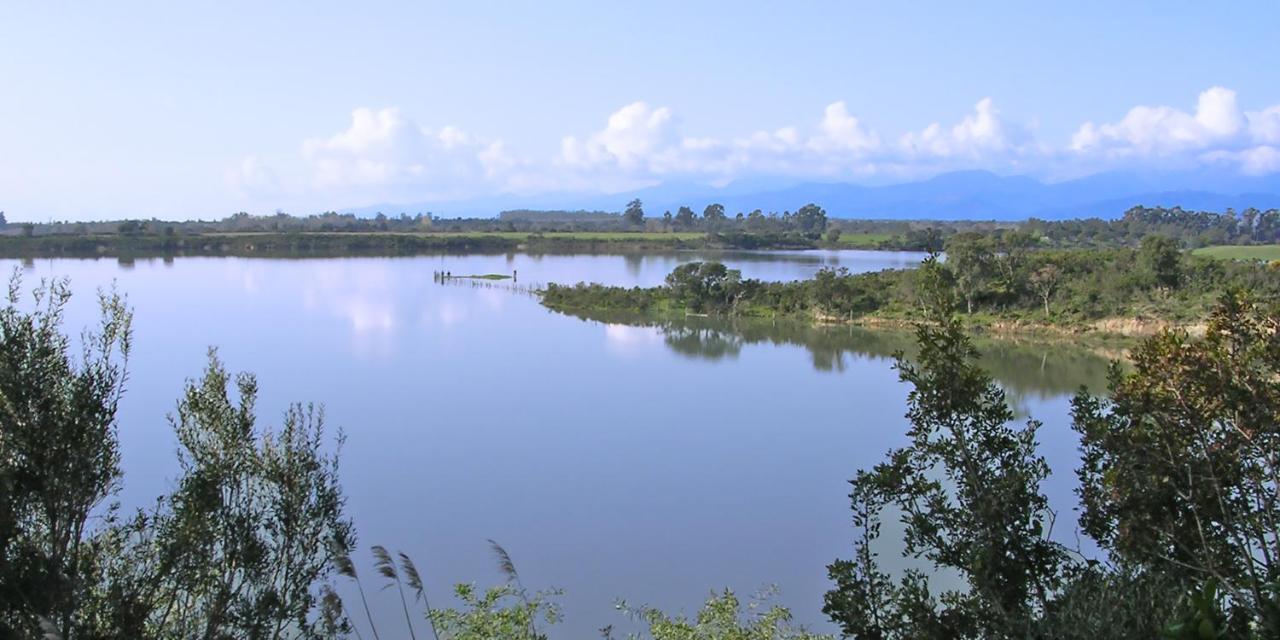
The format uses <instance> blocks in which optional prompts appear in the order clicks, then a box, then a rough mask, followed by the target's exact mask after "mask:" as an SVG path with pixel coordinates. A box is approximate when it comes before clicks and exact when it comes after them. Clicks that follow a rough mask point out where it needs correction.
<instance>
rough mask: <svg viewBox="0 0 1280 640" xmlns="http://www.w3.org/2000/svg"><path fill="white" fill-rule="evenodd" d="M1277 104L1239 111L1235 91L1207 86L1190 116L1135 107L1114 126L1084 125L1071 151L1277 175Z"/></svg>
mask: <svg viewBox="0 0 1280 640" xmlns="http://www.w3.org/2000/svg"><path fill="white" fill-rule="evenodd" d="M1276 143H1280V105H1274V106H1270V107H1267V108H1264V109H1262V110H1259V111H1248V112H1246V111H1242V110H1241V108H1240V105H1239V104H1238V101H1237V97H1236V92H1235V91H1232V90H1230V89H1227V88H1224V87H1210V88H1209V89H1206V90H1205V91H1203V92H1201V93H1200V97H1199V99H1198V100H1197V101H1196V108H1195V111H1194V113H1192V112H1186V111H1182V110H1179V109H1177V108H1175V107H1170V106H1138V107H1134V108H1132V109H1130V110H1129V112H1128V113H1127V114H1125V117H1124V118H1123V119H1121V120H1120V121H1119V122H1115V123H1110V124H1101V125H1097V124H1094V123H1092V122H1086V123H1085V124H1084V125H1083V126H1081V127H1080V129H1079V130H1078V131H1077V132H1076V134H1075V136H1073V137H1072V140H1071V150H1072V151H1073V152H1075V153H1076V154H1077V155H1079V156H1082V157H1086V158H1096V159H1100V160H1102V161H1111V162H1114V161H1117V160H1119V161H1128V162H1131V163H1139V162H1144V161H1172V162H1179V163H1182V164H1183V165H1188V166H1196V165H1200V164H1206V163H1221V162H1227V163H1230V164H1234V165H1235V166H1236V167H1237V168H1238V169H1239V170H1240V171H1241V172H1242V173H1244V174H1247V175H1263V174H1270V173H1275V172H1277V171H1280V161H1278V160H1277V157H1276V148H1275V147H1274V146H1272V145H1275V144H1276Z"/></svg>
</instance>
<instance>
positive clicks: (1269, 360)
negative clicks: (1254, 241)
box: [1073, 292, 1280, 637]
mask: <svg viewBox="0 0 1280 640" xmlns="http://www.w3.org/2000/svg"><path fill="white" fill-rule="evenodd" d="M1272 300H1274V298H1273V299H1272ZM1278 329H1280V309H1277V308H1276V307H1275V306H1274V305H1273V304H1272V305H1264V304H1259V303H1256V302H1254V301H1253V300H1252V298H1251V297H1250V296H1247V295H1245V294H1243V293H1239V292H1234V293H1228V294H1226V295H1224V296H1223V299H1222V301H1221V303H1220V305H1219V306H1218V308H1217V309H1216V310H1215V311H1214V313H1213V315H1212V317H1211V319H1210V321H1209V325H1208V329H1207V332H1206V335H1205V337H1204V338H1202V339H1193V338H1190V337H1188V336H1187V335H1185V334H1182V333H1164V334H1162V335H1160V336H1158V337H1156V338H1153V339H1151V340H1148V341H1146V342H1144V343H1143V344H1142V346H1141V347H1139V348H1138V349H1136V350H1135V351H1134V353H1133V371H1132V372H1131V373H1127V374H1125V373H1121V372H1120V371H1119V370H1116V371H1115V372H1113V377H1112V383H1111V398H1110V399H1103V398H1097V397H1093V396H1090V395H1087V394H1084V393H1082V394H1080V395H1079V396H1078V397H1077V398H1076V399H1075V401H1074V403H1073V413H1074V416H1075V428H1076V429H1077V430H1078V431H1079V432H1080V434H1081V437H1082V442H1083V456H1084V457H1083V465H1082V467H1081V469H1080V472H1079V473H1080V480H1081V499H1082V503H1083V506H1084V511H1083V513H1082V515H1081V518H1080V522H1081V525H1082V527H1083V528H1084V530H1085V532H1086V533H1088V534H1089V535H1090V536H1093V537H1094V538H1096V539H1098V540H1099V541H1100V542H1102V543H1103V544H1105V545H1106V546H1107V547H1108V548H1109V549H1112V550H1113V553H1114V555H1115V557H1116V559H1117V560H1118V561H1120V562H1123V563H1126V564H1129V565H1132V566H1136V567H1145V568H1148V569H1149V570H1152V571H1159V572H1161V573H1165V574H1168V575H1171V576H1177V577H1178V578H1179V579H1180V580H1182V581H1183V582H1184V583H1185V584H1198V583H1201V582H1203V581H1204V580H1206V579H1208V578H1213V579H1215V580H1216V581H1217V584H1218V585H1220V586H1221V588H1222V590H1223V591H1224V592H1225V593H1226V594H1227V595H1228V596H1229V605H1228V606H1229V609H1230V613H1231V618H1232V620H1233V621H1235V624H1236V625H1237V627H1238V628H1239V625H1242V624H1243V621H1244V620H1249V621H1252V622H1253V623H1255V624H1259V625H1261V626H1260V628H1259V632H1260V633H1262V636H1263V637H1276V636H1278V635H1280V590H1278V586H1280V494H1278V493H1277V489H1278V488H1280V421H1277V416H1280V333H1278V332H1277V330H1278ZM1263 631H1265V633H1263Z"/></svg>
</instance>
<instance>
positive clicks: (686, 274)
mask: <svg viewBox="0 0 1280 640" xmlns="http://www.w3.org/2000/svg"><path fill="white" fill-rule="evenodd" d="M666 283H667V291H668V292H669V294H670V296H671V298H672V300H673V301H674V302H675V304H677V305H679V306H681V307H683V308H685V309H688V310H690V311H692V312H694V313H707V312H713V311H714V312H719V311H724V310H730V309H732V308H733V307H734V306H736V305H737V303H738V301H739V300H741V298H742V296H743V295H745V294H746V290H745V289H744V287H743V283H742V272H740V271H738V270H736V269H729V268H727V267H725V266H724V265H723V264H720V263H719V262H689V263H686V264H682V265H680V266H678V267H676V268H675V270H673V271H672V272H671V273H669V274H667V280H666Z"/></svg>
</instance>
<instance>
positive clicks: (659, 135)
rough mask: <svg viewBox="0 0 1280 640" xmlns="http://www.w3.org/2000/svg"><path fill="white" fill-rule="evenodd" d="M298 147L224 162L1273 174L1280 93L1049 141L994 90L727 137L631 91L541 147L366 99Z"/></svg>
mask: <svg viewBox="0 0 1280 640" xmlns="http://www.w3.org/2000/svg"><path fill="white" fill-rule="evenodd" d="M298 161H299V166H300V167H301V170H300V172H298V176H297V178H296V180H295V182H296V184H294V185H292V187H289V186H286V185H283V184H282V183H283V182H284V181H283V180H282V179H281V178H280V177H279V172H277V171H276V170H275V169H274V168H272V167H270V166H268V165H266V164H265V163H264V162H263V161H262V160H260V159H258V158H257V157H256V156H249V157H246V158H245V159H244V161H242V162H241V164H240V165H239V166H237V167H234V168H232V169H230V170H228V181H229V182H230V183H231V184H232V186H233V187H235V188H236V190H237V191H238V192H240V193H242V194H250V195H266V194H269V193H270V192H272V191H273V190H274V191H276V192H280V191H284V190H288V189H290V188H292V189H293V190H295V191H297V190H306V191H308V192H311V193H318V194H322V195H324V196H325V197H329V198H332V197H341V198H343V199H344V200H346V201H349V202H360V201H367V202H374V201H391V200H395V199H401V198H410V199H417V200H448V199H461V198H467V197H475V196H484V195H496V194H499V193H536V192H546V191H560V190H564V191H594V192H610V191H622V190H626V189H631V188H636V187H641V186H645V185H649V184H655V183H658V182H661V181H664V180H673V179H676V180H689V181H700V182H704V183H707V184H724V183H727V182H730V181H733V180H736V179H742V178H751V177H759V176H769V177H785V178H794V179H805V180H828V181H831V180H854V181H856V180H865V179H880V180H893V179H904V180H905V179H915V178H921V177H927V176H929V175H932V174H936V173H940V172H944V171H951V170H958V169H986V170H991V171H996V172H1006V173H1029V174H1040V175H1053V174H1055V173H1060V172H1062V171H1064V170H1069V171H1074V172H1077V173H1080V172H1088V171H1100V170H1106V169H1115V168H1164V167H1179V168H1195V167H1210V166H1212V167H1216V168H1223V167H1226V168H1228V169H1230V170H1233V171H1237V172H1239V173H1241V174H1244V175H1267V174H1273V173H1277V172H1280V105H1272V106H1267V107H1263V108H1261V109H1258V110H1245V109H1243V108H1242V107H1241V106H1240V104H1239V101H1238V99H1237V96H1236V93H1235V92H1234V91H1232V90H1230V89H1227V88H1224V87H1211V88H1209V89H1207V90H1205V91H1203V92H1202V93H1201V94H1200V95H1199V97H1198V99H1197V100H1196V102H1195V105H1194V107H1193V108H1191V109H1185V110H1184V109H1180V108H1178V107H1174V106H1167V105H1154V106H1153V105H1139V106H1135V107H1133V108H1132V109H1130V110H1129V111H1128V112H1127V113H1125V114H1123V115H1120V116H1119V117H1118V119H1116V120H1114V121H1110V122H1101V123H1095V122H1085V123H1083V124H1082V125H1080V126H1079V128H1078V129H1077V130H1076V132H1075V134H1074V135H1072V136H1071V138H1070V140H1067V141H1061V142H1058V143H1053V142H1051V141H1042V140H1039V139H1038V138H1037V136H1036V131H1035V128H1034V127H1032V126H1029V125H1027V124H1025V123H1022V122H1019V121H1016V120H1010V119H1008V118H1007V117H1006V116H1005V115H1004V114H1003V113H1002V112H1001V111H1000V109H999V108H998V106H997V105H996V104H995V102H994V101H993V100H992V99H991V98H983V99H981V100H979V101H978V102H977V103H975V104H974V106H973V109H972V111H970V112H969V113H967V114H964V115H962V116H960V117H959V118H958V119H957V120H955V121H954V122H952V123H941V122H934V123H930V124H928V125H926V126H924V127H922V128H920V129H919V130H916V131H909V132H905V133H901V134H898V135H889V134H885V133H881V132H879V131H876V130H875V129H874V128H872V127H871V126H869V125H868V124H867V123H864V122H863V121H862V120H861V119H859V117H858V116H857V115H856V114H854V113H851V112H850V110H849V108H848V106H847V105H846V103H844V102H842V101H841V102H833V103H831V104H829V105H827V106H826V107H825V108H824V109H822V111H821V114H820V115H819V116H817V117H815V119H814V120H813V121H811V122H809V123H807V124H804V125H795V126H787V127H782V128H779V129H775V130H771V131H766V130H760V131H752V132H747V133H744V134H742V135H740V136H736V137H731V138H717V137H708V136H697V135H693V134H691V133H689V132H686V131H684V128H683V126H682V125H681V122H680V119H679V117H678V115H677V114H676V112H675V111H674V110H673V109H672V108H670V107H667V106H654V105H650V104H648V103H645V102H633V103H631V104H627V105H624V106H622V107H621V108H619V109H618V110H617V111H615V112H613V113H612V114H610V115H609V116H608V118H607V119H605V120H604V122H603V124H602V126H601V127H600V128H598V129H596V130H594V131H590V130H589V131H587V132H585V133H574V134H569V135H565V136H564V137H563V138H562V139H561V143H560V145H559V149H558V150H555V151H553V152H550V153H547V154H545V155H542V156H518V155H516V154H513V153H512V152H511V151H509V150H508V148H507V146H506V145H505V144H504V143H503V142H502V140H501V139H499V138H491V137H485V136H482V135H479V134H474V133H471V132H466V131H462V130H460V129H458V128H456V127H452V126H441V127H438V128H431V127H426V126H422V125H419V124H417V123H415V122H414V121H412V120H411V119H410V118H409V117H408V116H407V115H406V114H404V113H402V112H401V111H400V110H399V109H397V108H394V107H391V108H382V109H371V108H358V109H356V110H354V111H353V112H352V114H351V120H350V122H349V123H348V125H347V127H346V128H345V129H342V130H340V131H338V132H336V133H333V134H332V135H329V136H328V137H317V138H312V139H308V140H305V141H303V142H302V144H301V148H300V153H299V158H298Z"/></svg>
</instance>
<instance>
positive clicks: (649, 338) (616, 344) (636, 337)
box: [604, 324, 663, 355]
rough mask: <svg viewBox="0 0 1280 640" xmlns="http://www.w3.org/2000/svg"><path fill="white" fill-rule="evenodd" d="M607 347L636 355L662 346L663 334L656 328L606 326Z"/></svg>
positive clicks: (617, 351) (614, 350)
mask: <svg viewBox="0 0 1280 640" xmlns="http://www.w3.org/2000/svg"><path fill="white" fill-rule="evenodd" d="M604 340H605V345H606V346H607V347H608V348H609V350H610V351H613V352H615V353H621V354H624V355H634V354H637V353H640V352H641V351H644V350H645V349H647V348H649V347H650V346H652V345H658V344H662V340H663V338H662V332H661V331H660V330H659V329H658V328H656V327H637V326H631V325H625V324H606V325H604Z"/></svg>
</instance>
